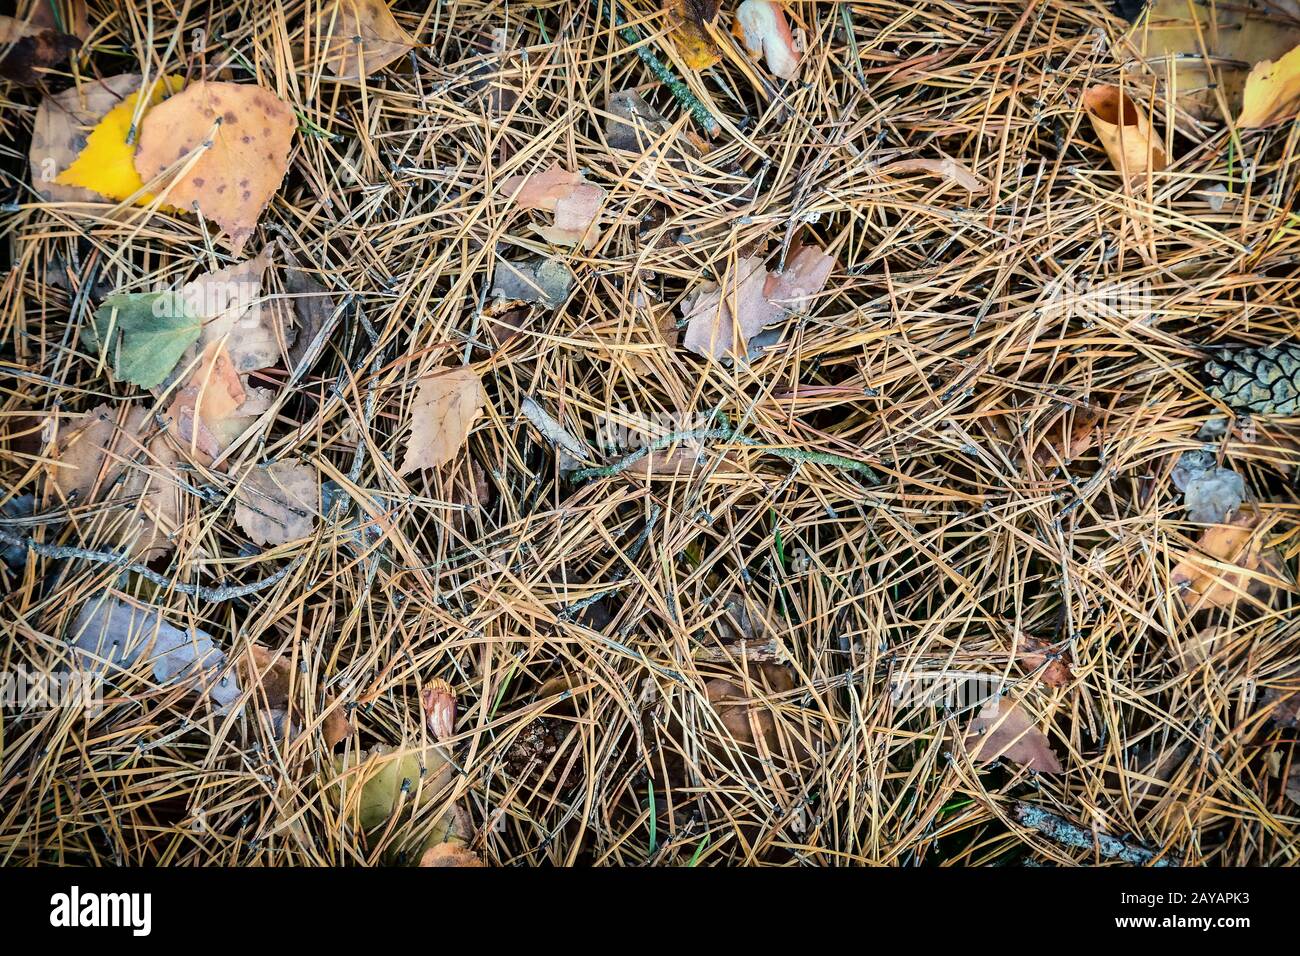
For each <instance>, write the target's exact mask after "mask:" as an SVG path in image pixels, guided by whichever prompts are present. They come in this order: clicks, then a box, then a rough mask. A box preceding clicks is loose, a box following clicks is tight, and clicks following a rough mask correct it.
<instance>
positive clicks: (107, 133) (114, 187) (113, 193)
mask: <svg viewBox="0 0 1300 956" xmlns="http://www.w3.org/2000/svg"><path fill="white" fill-rule="evenodd" d="M184 86H185V80H184V78H183V77H179V76H167V77H164V78H162V80H161V81H158V80H155V81H153V82H151V83H150V84H149V90H148V94H147V100H146V101H145V105H144V109H143V110H142V111H141V113H140V117H141V119H142V120H143V118H144V116H146V115H147V114H148V112H149V110H151V109H152V108H153V107H155V106H157V105H158V104H159V103H161V102H162V101H163V98H164V97H166V96H170V95H171V94H173V93H176V92H179V91H180V89H181V88H182V87H184ZM145 95H146V94H145V91H144V90H139V91H137V92H135V93H132V94H131V95H130V96H128V97H127V98H126V99H124V100H123V101H122V102H121V103H119V104H118V105H117V106H115V107H113V108H112V109H111V110H109V111H108V112H107V113H105V114H104V118H103V119H102V120H100V121H99V123H98V124H97V125H96V126H95V128H94V129H93V130H91V132H90V135H89V136H88V137H86V148H85V149H83V150H82V151H81V153H80V154H79V155H78V156H77V158H76V159H75V160H73V162H72V165H71V166H69V167H68V168H67V169H65V170H64V171H63V172H61V173H59V175H58V176H56V177H55V179H54V181H55V182H56V183H58V184H59V185H61V186H80V187H81V188H82V189H89V190H91V191H92V192H96V193H98V194H99V195H101V196H104V197H106V198H108V199H118V200H121V199H127V198H128V197H130V196H133V195H135V193H136V192H137V191H138V190H140V189H143V188H144V180H142V179H141V178H140V174H139V173H138V172H136V168H135V146H136V141H138V140H139V128H137V129H136V136H135V137H134V138H133V139H131V141H128V137H130V133H131V121H132V120H133V119H134V118H135V110H136V104H137V102H138V101H139V99H140V97H141V96H145ZM153 198H154V197H153V196H152V195H150V194H148V193H146V194H144V195H142V196H141V197H140V198H139V199H137V200H136V205H139V206H147V205H148V204H149V203H150V202H152V201H153ZM160 208H162V209H165V210H166V211H168V212H176V211H177V210H176V209H175V208H174V207H171V206H162V207H160Z"/></svg>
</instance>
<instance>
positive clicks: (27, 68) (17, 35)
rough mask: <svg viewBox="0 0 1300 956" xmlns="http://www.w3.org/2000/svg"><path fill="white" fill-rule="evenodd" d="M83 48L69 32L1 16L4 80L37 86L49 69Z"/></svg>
mask: <svg viewBox="0 0 1300 956" xmlns="http://www.w3.org/2000/svg"><path fill="white" fill-rule="evenodd" d="M80 46H81V41H80V40H78V39H77V38H76V37H74V36H71V35H69V34H67V33H60V32H59V31H58V30H51V29H49V28H47V27H43V26H41V25H40V24H36V23H30V22H24V21H22V20H18V19H15V18H14V17H6V16H0V79H5V80H11V81H12V82H14V83H17V84H19V85H20V86H35V85H36V84H37V83H40V82H41V79H42V77H43V76H44V75H45V71H46V70H49V69H52V68H54V67H57V66H58V65H59V64H61V63H63V62H64V61H65V60H67V58H68V54H69V53H71V52H72V51H73V50H76V49H78V48H79V47H80Z"/></svg>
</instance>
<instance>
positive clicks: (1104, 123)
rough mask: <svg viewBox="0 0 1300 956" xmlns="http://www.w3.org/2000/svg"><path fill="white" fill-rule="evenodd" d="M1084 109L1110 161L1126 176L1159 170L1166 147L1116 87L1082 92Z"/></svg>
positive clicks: (1103, 86) (1106, 86)
mask: <svg viewBox="0 0 1300 956" xmlns="http://www.w3.org/2000/svg"><path fill="white" fill-rule="evenodd" d="M1082 105H1083V109H1084V112H1086V113H1087V114H1088V119H1089V120H1091V122H1092V128H1093V129H1094V130H1095V131H1096V133H1097V138H1098V139H1100V140H1101V145H1102V146H1104V147H1105V148H1106V155H1107V156H1109V157H1110V164H1111V166H1113V167H1114V168H1115V170H1116V171H1117V172H1121V173H1124V174H1125V175H1127V176H1141V175H1145V174H1146V172H1147V171H1148V170H1151V171H1153V172H1159V171H1160V170H1162V169H1164V168H1165V166H1166V165H1167V160H1166V158H1165V148H1164V146H1163V145H1161V142H1160V137H1159V136H1157V135H1156V134H1155V132H1154V131H1153V130H1152V129H1151V124H1150V123H1148V122H1147V117H1146V113H1145V112H1143V110H1141V109H1139V108H1138V106H1137V105H1135V104H1134V103H1133V101H1132V100H1130V99H1129V98H1128V96H1127V95H1126V94H1125V93H1124V92H1123V91H1122V90H1121V89H1120V88H1119V87H1118V86H1113V85H1111V84H1102V85H1099V86H1091V87H1089V88H1088V89H1087V90H1086V91H1085V92H1084V94H1083V104H1082Z"/></svg>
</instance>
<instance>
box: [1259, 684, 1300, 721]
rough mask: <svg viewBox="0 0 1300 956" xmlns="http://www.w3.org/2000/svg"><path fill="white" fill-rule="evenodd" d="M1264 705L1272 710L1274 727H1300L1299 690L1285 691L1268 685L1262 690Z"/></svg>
mask: <svg viewBox="0 0 1300 956" xmlns="http://www.w3.org/2000/svg"><path fill="white" fill-rule="evenodd" d="M1264 707H1265V709H1267V710H1271V711H1272V714H1271V718H1272V721H1273V726H1274V727H1285V728H1288V729H1291V728H1295V727H1300V691H1294V692H1287V691H1284V690H1278V689H1277V688H1275V687H1270V688H1268V689H1267V690H1266V691H1265V692H1264Z"/></svg>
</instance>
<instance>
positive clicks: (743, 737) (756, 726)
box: [704, 662, 794, 752]
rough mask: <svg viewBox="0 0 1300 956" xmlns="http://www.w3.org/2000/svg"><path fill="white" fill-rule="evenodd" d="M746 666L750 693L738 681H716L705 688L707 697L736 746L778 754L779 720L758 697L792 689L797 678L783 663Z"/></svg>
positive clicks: (717, 679) (720, 679)
mask: <svg viewBox="0 0 1300 956" xmlns="http://www.w3.org/2000/svg"><path fill="white" fill-rule="evenodd" d="M747 667H748V673H749V677H750V682H749V685H748V688H749V689H748V690H747V689H746V686H745V684H744V682H742V681H741V680H739V679H737V680H734V681H732V680H726V679H723V678H715V679H714V680H710V681H708V682H707V683H706V684H705V685H704V691H705V696H706V697H707V698H708V701H709V704H710V705H711V706H712V708H713V710H714V712H715V713H717V715H718V718H719V720H721V721H722V725H723V727H725V728H726V729H727V732H728V733H729V734H730V735H731V738H732V739H733V740H734V741H735V742H736V743H738V744H741V745H743V746H746V747H761V748H762V749H765V750H767V751H768V752H779V751H780V735H779V733H778V731H777V725H776V718H775V717H774V716H773V714H772V710H771V705H770V704H765V703H764V702H763V701H761V700H760V699H759V698H761V697H763V696H766V695H767V694H769V693H772V694H782V693H785V692H787V691H789V690H792V689H793V688H794V676H793V674H792V672H791V670H790V668H789V667H786V666H784V665H781V664H773V663H768V662H761V663H754V664H748V665H747ZM751 695H752V696H751ZM760 752H761V751H760Z"/></svg>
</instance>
